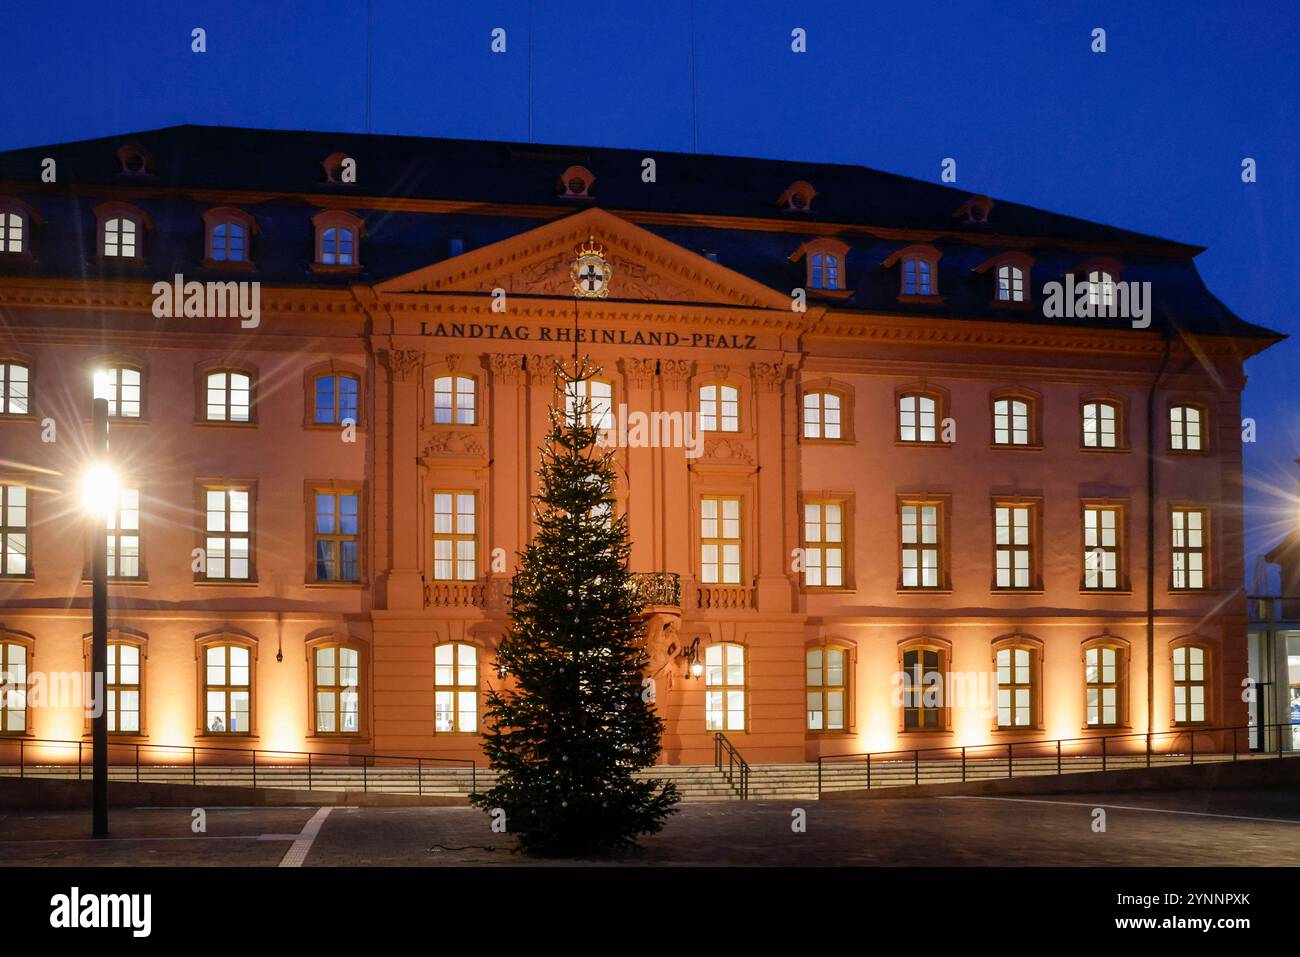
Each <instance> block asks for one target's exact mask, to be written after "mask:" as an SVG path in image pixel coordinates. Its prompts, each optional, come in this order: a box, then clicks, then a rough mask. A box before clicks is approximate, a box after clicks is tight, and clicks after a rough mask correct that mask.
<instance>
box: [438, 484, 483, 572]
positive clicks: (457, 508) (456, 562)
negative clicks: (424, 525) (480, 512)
mask: <svg viewBox="0 0 1300 957" xmlns="http://www.w3.org/2000/svg"><path fill="white" fill-rule="evenodd" d="M476 499H477V496H476V495H475V493H473V492H434V493H433V577H434V578H435V579H437V580H438V581H473V580H474V579H475V578H476V577H477V575H478V573H477V561H476V555H477V553H478V537H477V533H476V531H475V513H476V508H477V502H476Z"/></svg>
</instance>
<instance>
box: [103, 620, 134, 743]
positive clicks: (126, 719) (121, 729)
mask: <svg viewBox="0 0 1300 957" xmlns="http://www.w3.org/2000/svg"><path fill="white" fill-rule="evenodd" d="M140 673H141V665H140V646H139V645H136V644H132V643H129V642H125V641H110V642H109V643H108V674H107V676H106V678H107V685H108V730H109V731H110V732H117V733H120V734H139V733H140Z"/></svg>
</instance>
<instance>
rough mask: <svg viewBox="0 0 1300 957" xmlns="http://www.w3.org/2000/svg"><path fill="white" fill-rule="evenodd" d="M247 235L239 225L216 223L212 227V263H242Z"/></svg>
mask: <svg viewBox="0 0 1300 957" xmlns="http://www.w3.org/2000/svg"><path fill="white" fill-rule="evenodd" d="M246 236H247V234H246V233H245V231H244V227H243V226H242V225H241V224H239V223H218V224H217V225H215V226H213V227H212V259H213V261H214V262H232V263H242V262H244V261H245V259H246V258H247V257H246V255H245V248H246V247H245V242H246Z"/></svg>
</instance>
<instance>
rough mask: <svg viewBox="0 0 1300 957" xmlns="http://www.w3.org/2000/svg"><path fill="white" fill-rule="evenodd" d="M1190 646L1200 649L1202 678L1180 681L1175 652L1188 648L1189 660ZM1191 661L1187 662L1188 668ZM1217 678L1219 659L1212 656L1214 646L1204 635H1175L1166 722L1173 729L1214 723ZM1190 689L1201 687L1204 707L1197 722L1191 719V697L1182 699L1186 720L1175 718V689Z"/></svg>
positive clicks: (1216, 704)
mask: <svg viewBox="0 0 1300 957" xmlns="http://www.w3.org/2000/svg"><path fill="white" fill-rule="evenodd" d="M1191 649H1198V650H1199V651H1200V652H1201V655H1202V658H1201V675H1202V677H1201V680H1200V681H1192V680H1191V679H1190V678H1187V679H1184V680H1179V678H1178V670H1177V669H1178V665H1177V653H1178V652H1179V651H1187V652H1188V657H1189V659H1190V651H1191ZM1190 664H1191V662H1190V660H1189V661H1188V662H1187V665H1188V666H1189V667H1190ZM1217 681H1218V660H1217V657H1216V655H1215V646H1214V644H1213V643H1212V642H1211V641H1210V640H1209V639H1207V638H1203V637H1202V636H1200V635H1184V636H1183V637H1181V638H1176V639H1174V640H1173V641H1171V642H1170V643H1169V724H1170V727H1174V728H1196V727H1205V726H1210V725H1213V724H1214V720H1215V715H1216V714H1217V713H1218V695H1217V694H1216V693H1215V689H1216V682H1217ZM1180 686H1181V687H1184V688H1188V689H1190V688H1193V687H1196V686H1199V687H1201V688H1202V689H1203V692H1204V696H1203V698H1202V702H1203V707H1204V709H1205V717H1203V718H1202V719H1201V720H1199V721H1194V720H1192V719H1191V717H1190V715H1191V710H1190V709H1191V698H1190V695H1189V696H1187V697H1186V698H1185V699H1184V701H1185V704H1186V707H1187V709H1188V711H1187V714H1188V719H1187V720H1185V721H1179V720H1178V692H1177V689H1178V688H1179V687H1180Z"/></svg>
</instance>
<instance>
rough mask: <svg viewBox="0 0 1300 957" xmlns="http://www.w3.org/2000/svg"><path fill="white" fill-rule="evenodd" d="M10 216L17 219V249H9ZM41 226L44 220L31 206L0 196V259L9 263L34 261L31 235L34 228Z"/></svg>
mask: <svg viewBox="0 0 1300 957" xmlns="http://www.w3.org/2000/svg"><path fill="white" fill-rule="evenodd" d="M10 216H16V217H18V227H17V228H18V234H19V235H18V244H19V245H18V248H17V249H10V248H9V244H10V242H12V239H11V238H10V235H9V231H10V230H11V229H13V228H14V227H13V224H12V223H10V222H9V217H10ZM41 225H44V220H43V219H42V218H41V216H40V214H38V213H37V212H36V210H35V209H33V208H32V207H31V206H28V205H27V204H26V203H24V202H23V201H22V200H20V199H15V198H14V197H12V196H0V259H8V260H9V261H11V262H12V261H18V260H21V261H27V260H32V259H35V258H36V257H35V254H34V253H33V252H32V239H33V235H32V234H33V230H34V227H36V226H41Z"/></svg>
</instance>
